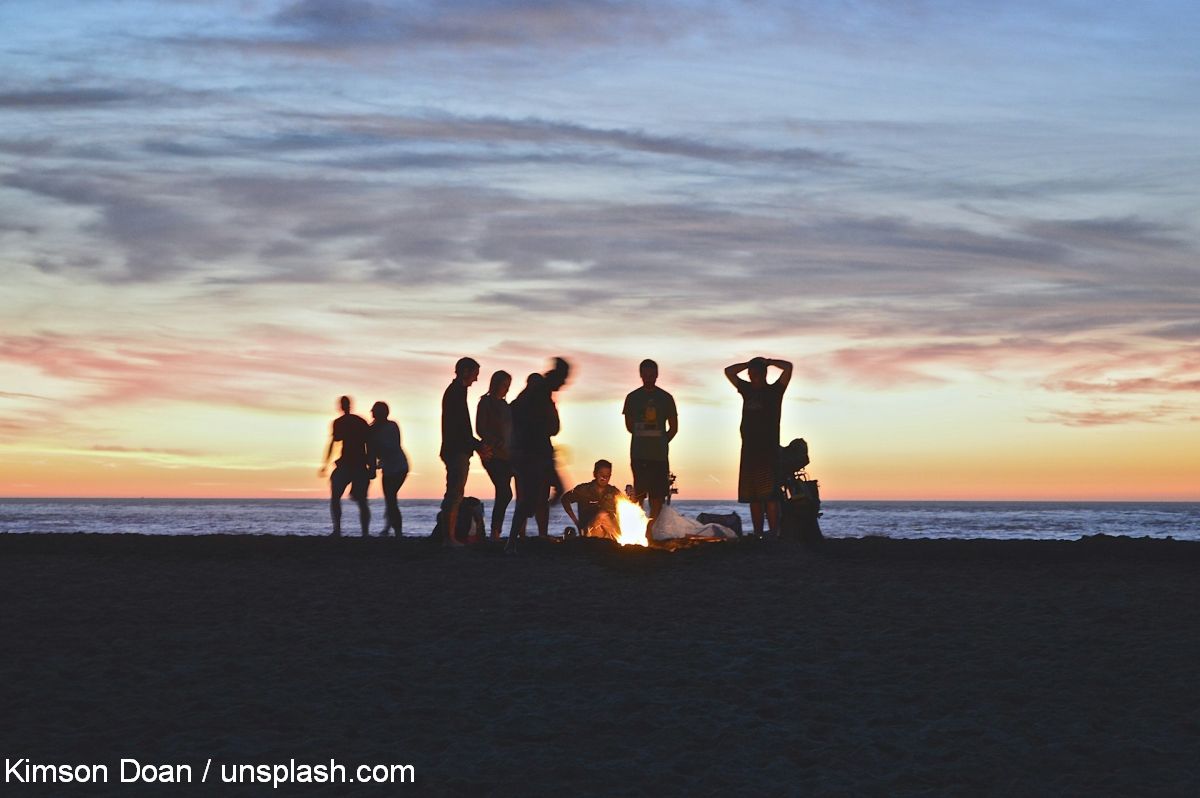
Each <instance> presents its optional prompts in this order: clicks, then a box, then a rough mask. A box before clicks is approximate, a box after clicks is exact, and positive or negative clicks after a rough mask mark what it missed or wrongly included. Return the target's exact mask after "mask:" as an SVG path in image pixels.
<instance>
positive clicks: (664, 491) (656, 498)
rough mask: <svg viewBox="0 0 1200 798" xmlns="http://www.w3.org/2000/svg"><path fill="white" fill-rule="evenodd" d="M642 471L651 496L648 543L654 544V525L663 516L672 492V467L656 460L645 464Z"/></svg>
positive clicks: (647, 527) (647, 525)
mask: <svg viewBox="0 0 1200 798" xmlns="http://www.w3.org/2000/svg"><path fill="white" fill-rule="evenodd" d="M642 471H643V473H644V475H645V478H646V489H647V491H648V492H649V494H650V513H649V518H650V522H649V523H648V524H646V542H647V543H653V542H654V536H653V534H652V532H653V530H654V525H655V524H656V523H658V517H659V516H660V515H662V509H663V505H664V504H665V503H666V499H667V496H668V495H669V493H670V491H671V477H670V473H671V467H670V465H669V464H668V463H667V462H666V461H665V460H664V461H662V462H659V461H657V460H654V461H651V462H647V463H644V464H643V465H642Z"/></svg>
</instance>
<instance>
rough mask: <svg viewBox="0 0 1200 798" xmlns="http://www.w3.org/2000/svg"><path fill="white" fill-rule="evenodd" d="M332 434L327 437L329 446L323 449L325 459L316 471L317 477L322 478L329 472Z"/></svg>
mask: <svg viewBox="0 0 1200 798" xmlns="http://www.w3.org/2000/svg"><path fill="white" fill-rule="evenodd" d="M333 441H334V438H333V434H332V433H330V435H329V446H328V447H326V449H325V459H324V460H322V461H321V467H320V468H318V469H317V476H319V477H323V476H325V475H326V474H327V473H328V472H329V460H330V458H332V457H333Z"/></svg>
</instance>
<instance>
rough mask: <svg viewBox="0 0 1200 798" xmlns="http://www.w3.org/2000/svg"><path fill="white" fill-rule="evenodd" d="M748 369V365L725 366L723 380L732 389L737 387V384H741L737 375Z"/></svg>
mask: <svg viewBox="0 0 1200 798" xmlns="http://www.w3.org/2000/svg"><path fill="white" fill-rule="evenodd" d="M749 367H750V364H749V363H734V364H733V365H732V366H727V367H726V368H725V379H727V380H729V382H730V383H731V384H732V385H733V387H734V388H736V387H738V383H739V382H741V380H740V379H738V375H739V374H741V373H742V372H743V371H745V370H746V369H747V368H749Z"/></svg>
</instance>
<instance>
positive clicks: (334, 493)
mask: <svg viewBox="0 0 1200 798" xmlns="http://www.w3.org/2000/svg"><path fill="white" fill-rule="evenodd" d="M349 485H350V480H348V479H347V478H346V472H345V470H344V469H341V468H335V469H333V473H332V474H330V475H329V515H330V517H331V518H332V519H333V536H334V537H339V536H340V535H341V534H342V494H343V493H345V492H346V488H347V487H348V486H349Z"/></svg>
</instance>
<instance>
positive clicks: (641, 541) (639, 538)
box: [617, 496, 649, 546]
mask: <svg viewBox="0 0 1200 798" xmlns="http://www.w3.org/2000/svg"><path fill="white" fill-rule="evenodd" d="M648 521H649V519H648V518H647V517H646V514H645V513H644V512H642V508H641V506H640V505H637V504H634V503H633V502H631V501H629V499H626V498H625V497H624V496H618V497H617V522H618V523H619V524H620V527H621V533H620V537H619V538H618V539H617V542H618V543H620V544H621V545H622V546H646V545H649V544H647V543H646V524H647V522H648Z"/></svg>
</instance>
